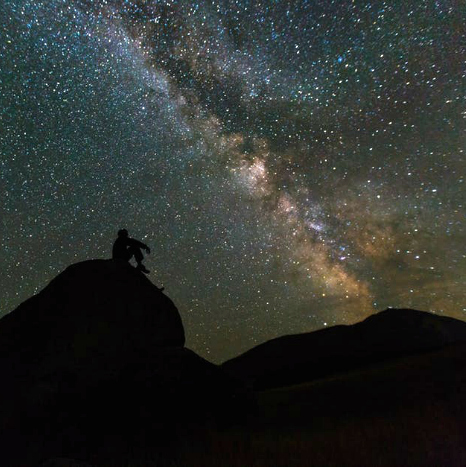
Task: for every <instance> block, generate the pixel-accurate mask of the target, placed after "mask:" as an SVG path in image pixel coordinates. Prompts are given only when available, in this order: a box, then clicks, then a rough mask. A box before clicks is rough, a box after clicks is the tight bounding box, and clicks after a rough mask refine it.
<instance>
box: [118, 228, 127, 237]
mask: <svg viewBox="0 0 466 467" xmlns="http://www.w3.org/2000/svg"><path fill="white" fill-rule="evenodd" d="M118 236H119V237H127V236H128V231H127V230H126V229H120V230H119V231H118Z"/></svg>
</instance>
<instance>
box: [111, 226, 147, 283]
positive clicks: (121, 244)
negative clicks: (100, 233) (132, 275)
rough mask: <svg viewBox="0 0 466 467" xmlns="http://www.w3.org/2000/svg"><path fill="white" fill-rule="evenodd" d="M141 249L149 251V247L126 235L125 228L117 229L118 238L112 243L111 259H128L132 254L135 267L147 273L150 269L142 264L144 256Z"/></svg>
mask: <svg viewBox="0 0 466 467" xmlns="http://www.w3.org/2000/svg"><path fill="white" fill-rule="evenodd" d="M141 249H142V250H146V251H147V253H150V248H149V247H148V246H147V245H145V244H144V243H142V242H140V241H138V240H135V239H134V238H130V237H128V231H127V230H126V229H121V230H119V231H118V238H117V239H116V240H115V243H114V244H113V250H112V257H113V259H123V260H125V261H129V260H130V259H131V258H132V257H133V256H134V259H135V260H136V263H138V265H137V268H136V269H137V270H138V271H141V272H143V273H144V274H149V272H150V271H148V270H147V269H146V267H145V266H144V265H143V264H142V260H143V259H144V256H142V252H141Z"/></svg>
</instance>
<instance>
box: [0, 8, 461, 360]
mask: <svg viewBox="0 0 466 467" xmlns="http://www.w3.org/2000/svg"><path fill="white" fill-rule="evenodd" d="M465 19H466V18H465V15H464V9H462V8H461V7H460V5H459V4H458V2H454V1H452V0H442V1H438V0H423V1H418V0H403V1H401V0H399V1H398V0H396V1H391V2H388V1H384V0H338V1H336V0H331V1H327V0H325V1H324V0H314V1H307V0H306V1H301V2H296V3H295V4H290V2H263V1H254V2H253V1H250V0H209V1H206V2H194V1H186V2H185V1H178V0H164V1H157V0H95V1H90V0H50V1H32V0H21V1H19V0H6V1H5V2H4V5H3V6H2V13H1V15H0V30H1V33H2V37H3V40H2V41H1V43H0V60H1V63H2V66H1V67H0V128H1V130H0V188H1V189H2V194H3V202H2V203H0V228H1V235H0V261H1V262H2V264H3V278H4V282H3V283H2V285H3V287H2V292H1V295H0V312H1V313H2V314H5V313H7V312H9V311H11V310H12V309H13V308H14V307H16V306H17V305H18V304H19V303H20V302H21V301H23V300H25V299H26V298H28V297H29V296H30V295H32V294H33V293H36V292H37V291H39V290H40V289H41V288H43V287H44V286H45V285H46V284H47V282H48V281H49V280H50V279H52V278H53V277H54V276H55V275H56V274H58V273H59V272H60V271H61V270H63V269H64V268H65V267H66V266H68V265H69V264H71V263H73V262H76V261H80V260H85V259H89V258H93V257H109V254H110V248H111V244H112V241H113V239H114V237H115V233H116V231H117V230H118V229H119V228H122V227H126V228H127V229H128V230H129V231H130V234H131V235H133V236H135V237H136V238H141V239H143V240H144V241H145V242H146V243H148V244H149V245H150V246H151V248H152V251H153V257H149V258H148V259H147V262H148V265H150V267H149V269H151V270H153V271H154V272H153V273H152V274H151V278H152V279H153V281H154V282H156V283H157V284H159V285H164V286H165V288H166V291H167V294H168V295H169V296H170V297H171V298H172V299H173V300H174V301H175V303H176V304H177V306H178V307H179V309H180V312H181V315H182V317H183V321H184V323H185V327H186V332H187V338H188V345H189V346H190V347H192V348H194V349H195V350H196V351H198V352H199V353H200V354H202V355H204V356H206V357H208V358H210V359H213V360H215V361H221V360H223V359H226V358H228V357H232V356H234V355H237V354H238V353H239V352H241V351H244V350H246V349H248V348H250V347H252V346H253V345H255V344H257V343H259V342H262V341H264V340H266V339H269V338H272V337H276V336H278V335H283V334H286V333H293V332H306V331H312V330H315V329H318V328H321V327H323V326H331V325H334V324H338V323H352V322H355V321H358V320H360V319H362V318H364V317H366V316H368V315H370V314H371V313H374V312H375V311H377V310H381V309H383V308H386V307H388V306H397V307H402V306H403V307H414V308H418V309H424V310H431V311H435V312H438V313H443V314H446V315H449V316H454V317H456V318H459V319H464V317H465V312H466V310H465V308H464V303H462V300H463V297H464V291H463V290H462V287H463V284H464V273H465V264H466V263H465V253H464V239H465V231H464V188H463V187H464V185H463V183H464V172H465V170H464V169H465V163H464V147H465V142H466V140H465V135H466V132H465V129H466V128H465V126H466V125H465V122H466V113H465V110H464V108H465V107H464V104H465V93H464V90H465V84H466V69H465V68H464V63H465V61H466V49H465V48H464V44H463V41H462V37H463V24H464V21H465Z"/></svg>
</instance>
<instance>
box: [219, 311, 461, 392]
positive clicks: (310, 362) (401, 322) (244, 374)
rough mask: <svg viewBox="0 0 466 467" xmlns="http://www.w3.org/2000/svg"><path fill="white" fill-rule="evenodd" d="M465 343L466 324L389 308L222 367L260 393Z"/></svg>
mask: <svg viewBox="0 0 466 467" xmlns="http://www.w3.org/2000/svg"><path fill="white" fill-rule="evenodd" d="M458 341H466V323H464V322H463V321H459V320H455V319H453V318H448V317H443V316H437V315H434V314H431V313H426V312H422V311H416V310H408V309H388V310H385V311H383V312H381V313H378V314H376V315H373V316H370V317H369V318H367V319H366V320H364V321H362V322H360V323H357V324H355V325H352V326H335V327H332V328H328V329H322V330H320V331H316V332H312V333H306V334H297V335H290V336H284V337H279V338H277V339H273V340H271V341H268V342H265V343H264V344H261V345H259V346H257V347H254V348H253V349H251V350H249V351H248V352H246V353H244V354H242V355H240V356H239V357H236V358H233V359H231V360H229V361H227V362H225V363H224V364H223V365H222V368H223V369H224V370H225V371H227V372H228V373H229V374H231V375H233V376H235V377H237V378H242V379H245V380H248V381H249V382H251V383H252V384H253V385H254V387H255V388H256V389H261V388H271V387H279V386H286V385H291V384H298V383H301V382H305V381H311V380H314V379H317V378H320V377H324V376H327V375H330V374H333V373H338V372H342V371H347V370H351V369H354V368H357V367H360V366H364V365H369V364H374V363H377V362H380V361H382V360H386V359H389V358H395V357H398V356H403V355H409V354H412V353H418V352H424V351H428V350H432V349H436V348H441V347H443V346H446V345H449V344H453V343H455V342H458Z"/></svg>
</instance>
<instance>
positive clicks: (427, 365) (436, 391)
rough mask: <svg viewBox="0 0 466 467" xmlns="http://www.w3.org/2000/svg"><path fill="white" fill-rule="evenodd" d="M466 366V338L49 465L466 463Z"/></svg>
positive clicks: (390, 466) (270, 394)
mask: <svg viewBox="0 0 466 467" xmlns="http://www.w3.org/2000/svg"><path fill="white" fill-rule="evenodd" d="M465 369H466V345H464V344H462V345H457V346H452V347H448V348H444V349H442V350H438V351H434V352H429V353H425V354H422V355H415V356H410V357H405V358H401V359H397V360H392V361H389V362H385V363H383V364H379V365H377V366H373V367H369V368H366V369H362V370H358V371H354V372H350V373H346V374H340V375H337V376H333V377H331V378H327V379H322V380H319V381H316V382H313V383H308V384H303V385H298V386H293V387H287V388H281V389H274V390H268V391H263V392H258V393H256V403H257V405H256V408H255V409H254V410H252V412H250V415H249V416H248V417H246V418H244V417H238V419H237V420H236V421H235V422H234V423H233V424H231V421H230V422H229V423H227V424H225V425H224V426H222V423H220V424H216V423H212V424H210V425H209V426H207V425H204V426H199V425H197V424H196V423H195V422H194V423H192V424H191V425H190V426H188V425H184V426H183V427H178V428H173V427H172V428H170V427H168V426H165V427H164V426H160V427H159V428H160V436H156V437H149V438H144V436H139V435H138V438H139V439H138V440H136V439H134V440H133V441H132V442H131V443H129V444H128V443H126V442H125V443H119V442H118V440H115V444H114V445H113V446H114V449H111V451H112V452H108V449H106V450H102V451H100V450H99V447H98V446H96V450H95V452H94V453H91V454H90V456H89V457H88V458H87V459H86V461H85V463H83V464H81V463H80V464H74V463H67V461H64V460H62V461H56V462H55V461H53V462H52V461H50V462H46V463H45V464H43V465H50V466H52V465H53V466H65V465H67V466H70V467H71V466H74V465H94V466H100V465H102V466H103V465H122V466H172V467H175V466H179V467H182V466H183V467H191V466H192V467H202V466H205V467H207V466H209V467H210V466H212V467H214V466H215V467H219V466H235V467H294V466H296V467H311V466H358V467H362V466H381V467H382V466H387V467H395V466H420V467H421V466H422V467H428V466H432V467H434V466H458V467H459V466H465V465H466V384H465V383H466V376H465ZM136 431H137V430H136ZM104 437H105V436H104ZM126 441H127V440H126ZM105 444H107V446H108V439H107V440H106V443H105ZM130 445H131V447H130ZM123 446H124V447H123ZM120 449H121V453H120V454H118V451H119V450H120ZM105 451H107V452H105ZM115 459H119V460H118V462H117V463H115Z"/></svg>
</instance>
